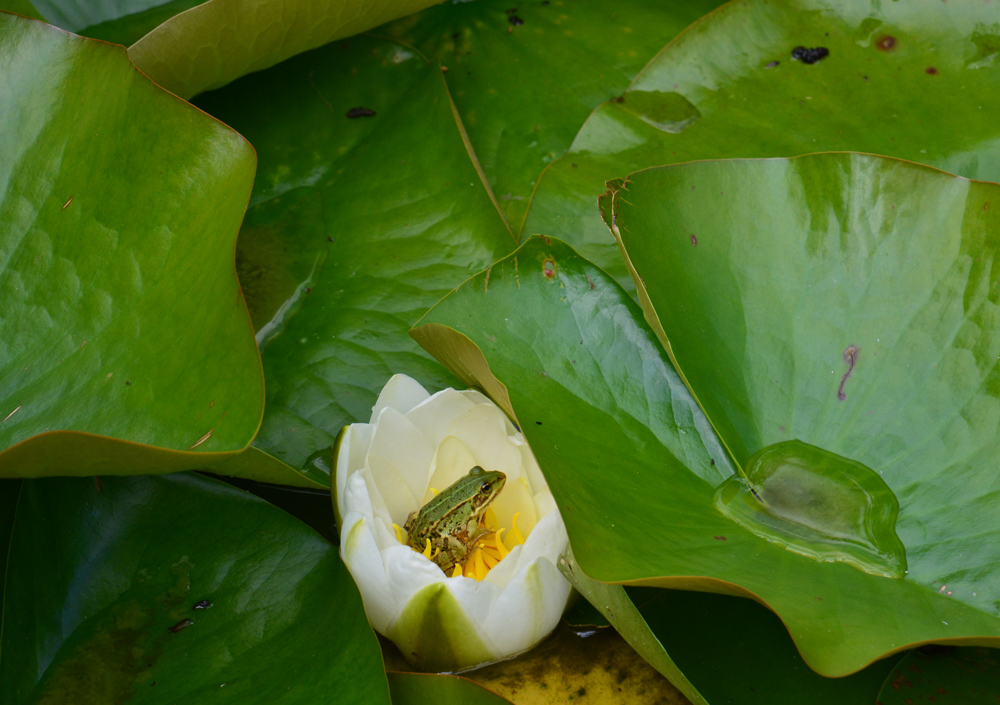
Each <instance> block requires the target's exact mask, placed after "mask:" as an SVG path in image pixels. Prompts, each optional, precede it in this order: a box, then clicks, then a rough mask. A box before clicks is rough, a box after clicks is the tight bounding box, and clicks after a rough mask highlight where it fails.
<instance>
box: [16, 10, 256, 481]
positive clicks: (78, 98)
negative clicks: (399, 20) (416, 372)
mask: <svg viewBox="0 0 1000 705" xmlns="http://www.w3.org/2000/svg"><path fill="white" fill-rule="evenodd" d="M0 37H2V38H3V41H2V42H0V47H2V48H0V54H2V56H3V61H4V62H5V66H6V67H7V68H6V69H5V70H4V71H3V73H2V75H0V125H2V128H0V222H3V223H4V227H3V228H0V476H11V475H21V476H38V475H46V474H61V475H85V474H97V473H100V474H114V473H123V472H164V471H172V470H182V469H185V468H192V467H203V466H204V465H205V464H206V463H207V462H210V461H212V460H217V459H219V458H221V457H225V456H224V455H219V454H227V453H233V452H235V451H238V450H241V449H242V448H244V447H245V446H246V445H247V444H248V443H249V442H250V439H251V438H253V435H254V433H255V432H256V430H257V427H258V424H259V423H260V417H261V413H262V404H263V379H262V377H261V370H260V361H259V357H258V353H257V350H256V347H255V345H254V340H253V335H252V330H251V327H250V323H249V320H248V318H247V313H246V307H245V305H244V303H243V299H242V296H241V295H240V289H239V284H238V282H237V279H236V272H235V270H234V267H233V254H232V253H233V248H234V243H235V239H236V233H237V230H238V228H239V223H240V220H241V218H242V216H243V209H244V207H245V205H246V201H247V198H248V197H249V193H250V187H251V183H252V180H253V172H254V164H255V157H254V152H253V149H252V148H251V147H250V145H249V144H247V142H246V140H244V139H243V138H242V137H240V136H239V135H238V134H236V133H235V132H233V131H232V130H230V129H229V128H227V127H226V126H224V125H222V124H220V123H219V122H218V121H216V120H214V119H212V118H210V117H208V116H207V115H205V114H204V113H202V112H200V111H198V110H196V109H194V108H192V107H191V106H190V105H188V104H186V103H184V102H183V101H181V100H179V99H177V98H176V97H175V96H172V95H170V94H169V93H167V92H165V91H163V90H161V89H159V88H157V87H156V86H155V85H153V84H152V83H151V82H150V81H148V80H147V79H146V78H144V77H143V76H142V75H141V74H140V73H139V72H138V71H136V69H135V67H134V66H133V65H132V64H131V63H130V62H129V61H128V57H127V56H126V54H125V50H124V49H123V48H121V47H115V46H112V45H109V44H105V43H103V42H97V41H92V40H87V39H82V38H80V37H74V36H72V35H70V34H67V33H66V32H63V31H62V30H58V29H56V28H54V27H51V26H48V25H45V24H43V23H41V22H38V21H34V20H27V19H24V18H20V17H16V16H14V15H10V14H0ZM53 67H58V70H56V69H54V68H53ZM98 87H99V90H98V89H97V88H98Z"/></svg>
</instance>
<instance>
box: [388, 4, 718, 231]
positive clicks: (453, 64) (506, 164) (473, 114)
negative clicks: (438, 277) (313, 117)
mask: <svg viewBox="0 0 1000 705" xmlns="http://www.w3.org/2000/svg"><path fill="white" fill-rule="evenodd" d="M718 4H719V0H686V1H685V2H675V3H665V2H661V1H660V0H619V1H618V2H615V3H614V4H613V5H609V4H608V3H606V2H602V1H601V0H573V2H561V1H559V0H556V1H555V2H551V3H543V2H539V1H538V0H535V1H534V2H531V3H517V4H514V5H512V4H511V3H510V2H509V0H477V1H476V2H470V3H445V4H442V5H438V6H436V7H432V8H428V9H427V10H424V11H423V12H421V13H420V14H419V15H415V16H412V17H406V18H403V19H401V20H397V21H396V22H393V23H391V24H389V25H386V26H384V27H379V28H377V29H375V30H372V32H373V34H377V35H378V36H385V37H388V38H391V39H393V40H395V41H398V42H400V43H402V44H405V45H408V46H412V47H414V48H416V49H417V50H419V51H420V52H421V53H422V54H424V55H425V56H427V57H429V58H430V59H431V60H433V61H434V62H435V63H437V64H439V65H441V66H444V67H446V68H447V74H446V75H445V80H446V81H447V83H448V87H449V90H450V91H451V94H452V96H453V97H454V100H455V106H456V107H457V109H458V112H459V114H460V115H461V116H462V123H463V124H464V126H465V129H466V131H467V132H468V135H469V141H470V142H471V143H472V146H473V148H474V150H475V154H476V157H477V159H478V160H479V163H480V164H481V165H482V168H483V172H484V173H485V175H486V178H487V180H488V181H489V183H490V185H491V186H492V188H493V191H494V193H496V195H497V202H498V203H499V204H500V208H501V209H502V211H503V213H504V215H505V217H506V218H507V221H508V222H509V223H510V225H511V229H512V230H513V231H514V232H515V233H518V232H520V229H521V225H522V223H523V222H524V216H525V213H526V212H527V209H528V203H529V202H530V200H531V195H532V192H533V191H534V187H535V184H536V183H537V180H538V176H539V174H540V173H541V172H542V171H543V170H544V169H545V167H546V166H548V165H549V164H550V163H552V161H553V160H555V159H558V158H559V157H561V156H562V155H563V154H564V153H565V152H566V150H567V149H568V148H569V146H570V144H571V143H572V141H573V137H574V135H576V133H577V131H578V130H579V129H580V125H581V124H583V122H584V120H586V118H587V115H589V114H590V112H591V111H592V110H593V109H594V108H596V107H597V106H598V105H600V103H601V102H603V101H605V100H608V99H609V98H612V97H614V96H617V95H619V94H621V92H622V91H624V90H625V89H626V88H627V87H628V85H629V83H631V81H632V79H634V78H635V77H636V75H637V74H638V73H639V71H640V70H641V69H642V68H643V66H645V65H646V63H647V62H648V61H649V60H650V58H651V57H653V56H655V55H656V53H657V52H658V51H659V50H660V49H661V48H662V46H663V44H664V42H666V41H668V40H669V39H670V38H671V37H673V36H675V35H676V34H677V33H678V32H680V31H681V30H683V29H684V28H685V27H687V26H688V25H689V24H691V23H692V22H694V21H695V20H696V19H698V18H699V17H701V16H702V15H704V14H705V13H707V12H709V11H711V10H713V9H714V8H715V7H716V6H717V5H718ZM602 183H603V182H602Z"/></svg>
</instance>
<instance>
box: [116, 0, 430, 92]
mask: <svg viewBox="0 0 1000 705" xmlns="http://www.w3.org/2000/svg"><path fill="white" fill-rule="evenodd" d="M435 1H436V0H385V1H384V2H377V3H375V2H370V0H208V1H207V2H204V3H202V4H200V5H198V6H197V7H193V8H192V9H191V10H188V11H187V12H183V13H181V14H178V15H176V16H174V17H172V18H171V19H169V20H167V21H166V22H164V23H163V24H161V25H159V26H158V27H156V28H155V29H153V30H152V31H151V32H149V34H147V35H146V36H144V37H143V38H142V39H140V40H139V41H137V42H136V43H135V44H133V45H132V46H131V47H130V48H129V55H130V56H131V57H132V60H133V61H135V63H136V65H137V66H138V67H139V68H141V69H142V70H143V71H144V72H145V73H146V74H147V75H148V76H149V77H150V78H152V79H153V80H154V81H156V82H157V83H159V84H160V85H161V86H163V87H164V88H166V89H168V90H170V91H173V92H174V93H176V94H177V95H179V96H182V97H184V98H190V97H191V96H194V95H197V94H198V93H201V92H202V91H207V90H211V89H213V88H219V87H220V86H224V85H226V84H227V83H229V82H230V81H234V80H236V79H237V78H239V77H240V76H243V75H245V74H248V73H252V72H254V71H261V70H263V69H266V68H269V67H271V66H274V65H275V64H279V63H281V62H282V61H284V60H285V59H288V58H290V57H292V56H295V55H296V54H299V53H301V52H304V51H308V50H309V49H315V48H316V47H320V46H322V45H324V44H327V43H328V42H332V41H333V40H335V39H340V38H342V37H350V36H351V35H354V34H358V33H359V32H363V31H365V30H366V29H370V28H371V27H375V26H376V25H380V24H382V23H383V22H388V21H389V20H394V19H396V18H397V17H402V16H404V15H408V14H410V13H412V12H416V11H417V10H422V9H423V8H425V7H427V6H428V5H432V4H434V2H435Z"/></svg>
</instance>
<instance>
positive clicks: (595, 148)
mask: <svg viewBox="0 0 1000 705" xmlns="http://www.w3.org/2000/svg"><path fill="white" fill-rule="evenodd" d="M796 47H805V48H809V49H814V48H818V47H822V48H825V49H827V50H828V51H829V55H828V56H826V57H825V58H823V59H821V60H818V61H816V62H815V63H812V64H807V63H805V62H804V61H800V60H796V59H794V58H793V55H792V52H793V50H794V49H795V48H796ZM998 48H1000V22H998V17H997V14H996V10H995V8H994V7H993V6H992V5H991V4H989V3H978V2H969V3H942V2H940V1H939V0H913V1H912V2H889V3H886V2H881V1H880V0H844V1H843V2H836V3H830V2H826V1H825V0H783V1H782V2H777V3H776V2H772V1H771V0H736V1H735V2H730V3H728V4H726V5H724V6H723V7H721V8H719V10H717V11H716V12H713V13H711V14H709V15H707V16H705V17H703V18H702V19H701V20H699V21H698V22H697V23H695V24H694V25H692V26H691V27H690V28H688V29H687V30H686V31H685V32H683V33H682V34H681V35H680V36H678V37H677V39H676V40H674V41H673V42H671V43H670V44H669V45H667V46H666V47H665V48H664V50H663V51H662V52H661V53H660V55H659V56H657V57H656V58H655V59H654V60H653V61H651V62H650V64H649V65H648V66H647V67H646V68H645V69H644V70H643V71H642V72H641V73H640V74H639V76H638V77H637V78H636V80H635V81H634V82H633V83H632V85H631V87H630V88H629V90H628V91H626V92H625V93H624V94H623V95H622V96H620V97H618V98H616V99H615V100H609V101H608V102H606V103H605V104H604V105H602V106H601V107H599V108H598V109H597V110H595V111H594V113H593V114H592V115H591V116H590V117H589V118H588V119H587V121H586V122H585V123H584V124H583V126H582V128H581V129H580V131H579V134H577V136H576V138H575V140H574V141H573V145H572V147H571V148H570V150H569V152H568V153H567V154H566V156H565V157H564V158H563V159H561V160H559V161H557V162H555V163H553V164H552V166H551V167H550V168H549V169H548V170H547V171H546V173H545V174H544V175H543V176H542V178H541V179H540V181H539V184H538V188H537V190H536V192H535V196H534V198H533V200H532V203H531V207H530V210H529V212H528V217H527V220H526V223H525V232H526V233H545V234H547V235H554V236H558V237H561V238H563V239H565V240H566V241H567V242H569V243H570V244H571V245H573V246H574V247H575V248H576V249H577V250H578V251H579V252H580V253H581V254H582V255H584V256H585V257H587V258H589V259H590V260H591V261H593V262H594V263H596V264H598V265H600V266H602V267H604V268H605V269H606V270H607V271H609V272H610V273H612V274H613V275H614V276H615V277H616V278H617V279H618V281H619V283H621V284H622V285H623V286H625V287H626V289H629V290H633V284H632V282H631V280H630V279H629V277H628V273H627V272H626V271H625V269H624V267H623V266H622V263H621V259H620V258H619V256H618V254H617V252H616V251H615V247H614V243H613V241H612V239H611V238H609V237H608V234H607V232H606V230H605V228H604V227H603V226H602V224H601V222H600V220H599V219H598V217H597V214H596V211H595V209H594V206H593V204H594V201H595V199H596V198H597V197H598V196H599V195H600V194H601V193H602V192H603V191H604V182H605V181H606V180H607V179H611V178H613V177H622V176H625V175H626V174H629V173H631V172H633V171H636V170H638V169H642V168H645V167H650V166H659V165H663V164H678V163H683V162H688V161H694V160H698V159H718V158H732V157H740V158H743V157H793V156H796V155H799V154H805V153H809V152H823V151H832V150H853V151H859V152H870V153H874V154H886V155H890V156H894V157H900V158H903V159H909V160H912V161H916V162H921V163H926V164H931V165H933V166H937V167H940V168H942V169H946V170H948V171H952V172H955V173H958V174H961V175H963V176H967V177H970V178H976V179H988V180H993V181H996V180H1000V139H998V138H1000V123H998V122H997V121H996V120H994V119H993V116H994V115H996V114H997V113H998V112H1000V71H998V70H997V65H995V64H994V62H995V61H996V60H997V59H998V57H1000V51H998Z"/></svg>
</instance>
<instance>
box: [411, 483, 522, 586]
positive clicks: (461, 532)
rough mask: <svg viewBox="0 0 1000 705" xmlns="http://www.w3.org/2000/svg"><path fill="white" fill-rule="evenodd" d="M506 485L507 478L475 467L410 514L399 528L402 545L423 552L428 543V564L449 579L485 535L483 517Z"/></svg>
mask: <svg viewBox="0 0 1000 705" xmlns="http://www.w3.org/2000/svg"><path fill="white" fill-rule="evenodd" d="M506 482H507V476H506V475H504V474H503V473H502V472H500V471H499V470H490V471H487V470H484V469H483V468H482V467H481V466H479V465H476V466H475V467H473V468H472V469H471V470H469V473H468V474H467V475H465V476H464V477H460V478H459V479H458V480H457V481H456V482H454V483H452V484H451V485H449V486H448V487H447V488H446V489H444V490H442V491H441V493H440V494H438V495H437V496H436V497H434V498H433V499H431V501H429V502H428V503H427V504H425V505H424V506H423V507H421V508H420V511H416V512H410V516H409V517H408V518H407V520H406V524H405V525H404V526H403V528H404V529H406V544H407V545H408V546H410V547H411V548H413V549H415V550H417V551H423V550H424V549H425V548H426V546H427V542H428V541H430V543H431V551H432V553H431V555H432V556H434V558H433V559H432V560H433V561H434V562H435V563H436V564H437V565H438V567H440V568H441V570H443V571H444V573H445V575H450V574H451V572H452V571H453V570H454V568H455V566H456V565H459V564H461V563H464V562H465V560H466V558H468V556H469V554H470V553H471V552H472V549H473V547H474V546H475V544H476V541H477V540H478V539H479V538H480V537H481V536H483V534H485V533H487V529H486V527H485V526H484V525H483V516H484V515H485V513H486V508H487V507H489V506H490V503H491V502H492V501H493V500H494V499H496V497H497V495H498V494H500V490H502V489H503V486H504V484H505V483H506Z"/></svg>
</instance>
